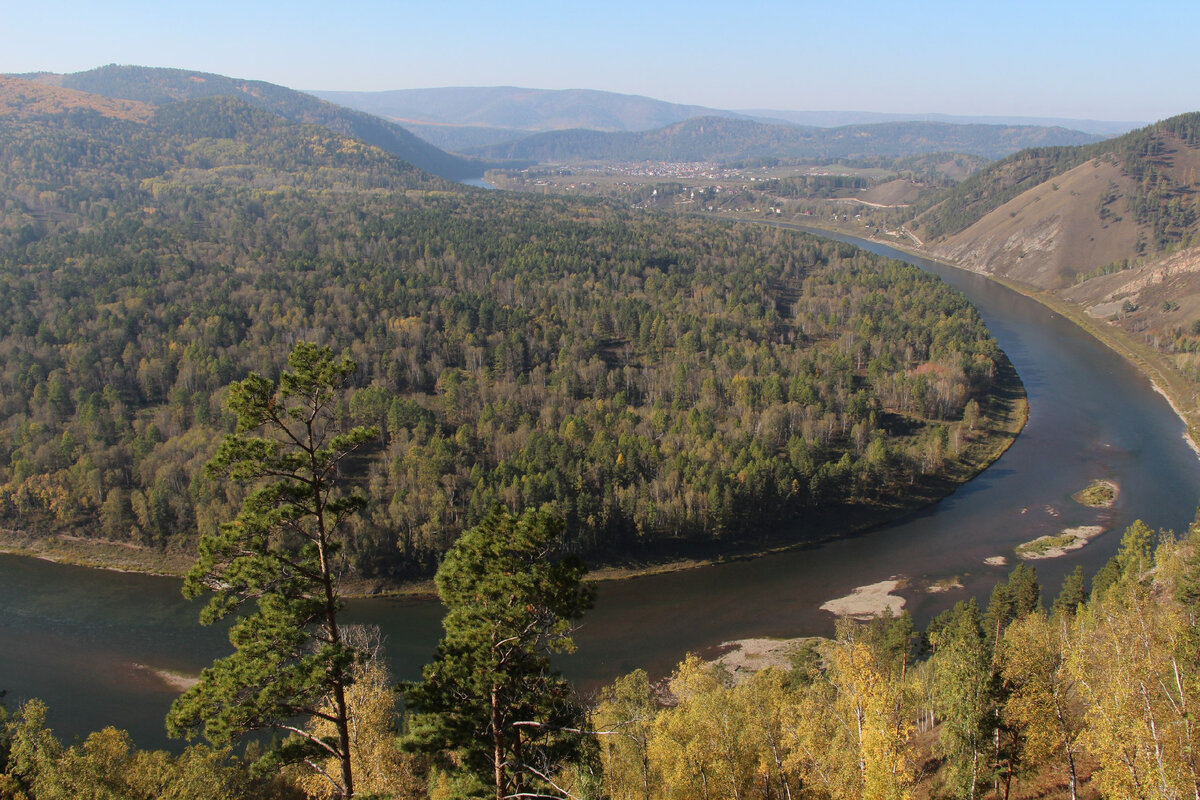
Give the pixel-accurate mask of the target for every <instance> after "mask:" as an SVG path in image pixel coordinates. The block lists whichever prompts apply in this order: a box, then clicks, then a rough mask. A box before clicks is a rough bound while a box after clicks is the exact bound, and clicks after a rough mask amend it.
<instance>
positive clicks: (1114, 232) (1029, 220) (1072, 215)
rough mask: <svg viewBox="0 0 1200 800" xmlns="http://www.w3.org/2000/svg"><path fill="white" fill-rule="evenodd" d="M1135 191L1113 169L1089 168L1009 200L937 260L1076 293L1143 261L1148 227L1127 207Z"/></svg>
mask: <svg viewBox="0 0 1200 800" xmlns="http://www.w3.org/2000/svg"><path fill="white" fill-rule="evenodd" d="M1133 183H1134V180H1133V179H1132V178H1130V177H1129V176H1126V175H1124V174H1122V172H1121V170H1120V168H1119V166H1118V165H1117V164H1115V163H1113V162H1112V161H1101V160H1093V161H1089V162H1087V163H1085V164H1083V165H1081V166H1078V167H1075V168H1074V169H1072V170H1070V171H1068V172H1066V173H1064V174H1063V175H1060V176H1058V177H1056V178H1054V179H1052V180H1048V181H1046V182H1044V183H1042V184H1039V185H1037V186H1035V187H1034V188H1033V189H1030V190H1029V191H1027V192H1024V193H1022V194H1020V195H1018V196H1016V197H1015V198H1013V199H1012V200H1009V201H1008V202H1007V203H1005V204H1003V205H1002V206H1000V207H999V208H997V209H996V210H994V211H992V212H991V213H989V214H987V215H986V216H985V217H983V218H982V219H980V220H979V221H978V222H976V223H975V224H973V225H971V226H970V227H969V228H967V229H966V230H964V231H962V232H961V233H958V234H955V235H953V236H950V237H948V238H947V239H945V240H944V241H942V242H940V243H939V244H937V245H936V246H935V248H934V252H935V253H936V254H937V255H938V256H939V257H942V258H945V259H947V260H949V261H953V262H955V263H961V264H965V265H970V266H971V268H973V269H977V270H979V271H981V272H987V273H990V274H995V275H998V276H1001V277H1006V278H1013V279H1016V280H1019V281H1022V282H1025V283H1030V284H1033V285H1034V286H1037V287H1039V288H1042V289H1058V288H1061V287H1063V286H1069V285H1071V284H1073V283H1075V282H1076V279H1077V276H1078V275H1081V274H1087V273H1090V272H1093V271H1094V270H1097V269H1098V268H1100V267H1103V266H1105V265H1107V264H1112V263H1114V262H1117V261H1120V260H1122V259H1132V258H1136V256H1137V247H1138V241H1139V236H1140V227H1141V226H1139V225H1138V223H1137V222H1136V220H1135V219H1134V218H1133V216H1132V214H1130V213H1129V212H1128V211H1127V210H1125V208H1124V204H1123V203H1122V202H1120V201H1121V199H1122V198H1123V197H1124V196H1125V195H1126V194H1128V193H1129V191H1130V190H1131V189H1132V187H1133Z"/></svg>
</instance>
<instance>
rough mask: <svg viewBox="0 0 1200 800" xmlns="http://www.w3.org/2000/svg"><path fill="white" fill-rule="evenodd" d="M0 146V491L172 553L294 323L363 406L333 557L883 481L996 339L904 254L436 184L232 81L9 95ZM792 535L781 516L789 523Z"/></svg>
mask: <svg viewBox="0 0 1200 800" xmlns="http://www.w3.org/2000/svg"><path fill="white" fill-rule="evenodd" d="M4 125H5V131H6V135H5V136H4V137H3V138H0V160H2V163H4V164H5V165H6V168H5V169H4V170H3V171H0V182H2V190H3V197H4V203H5V207H4V212H3V222H2V224H0V396H2V399H0V518H2V519H3V521H4V524H6V525H8V526H11V527H12V528H14V529H18V530H20V531H26V532H34V533H37V534H52V533H67V534H71V535H74V536H81V537H84V538H88V537H91V538H103V539H106V540H110V541H115V542H125V543H128V544H131V545H135V546H138V547H145V548H151V549H157V550H173V551H180V552H183V553H189V552H191V551H192V550H193V549H194V546H195V542H196V541H197V540H198V538H199V537H200V536H201V535H203V534H205V533H207V532H211V531H213V530H215V528H216V525H217V523H218V522H219V521H220V520H223V519H226V518H228V517H229V516H230V511H231V509H232V508H234V507H235V506H236V504H237V503H238V502H239V500H240V498H239V497H238V496H237V495H236V493H235V494H231V493H230V491H229V490H228V489H227V488H226V487H223V486H221V485H218V484H217V483H215V482H213V481H211V480H210V479H208V478H206V476H205V475H204V474H203V471H202V470H201V466H202V465H203V464H204V463H205V462H206V461H207V460H208V459H209V458H210V457H211V456H212V452H213V447H214V443H215V442H216V441H218V440H219V439H220V436H221V435H222V434H223V433H225V432H227V431H229V430H231V429H232V425H233V421H232V418H231V417H230V415H229V414H228V413H227V412H226V411H225V410H224V407H223V398H224V394H225V392H226V391H227V388H226V387H228V386H229V384H230V383H231V382H233V381H236V380H240V379H242V378H244V377H245V376H246V375H248V374H250V373H251V372H256V373H259V374H262V375H264V376H266V377H268V378H274V377H276V376H277V375H278V374H279V372H280V370H281V369H282V367H283V364H284V362H285V360H286V357H287V353H288V351H289V350H290V349H291V346H292V345H293V344H294V343H296V342H297V341H300V340H312V341H315V342H318V343H320V344H327V345H331V346H333V347H334V348H335V349H336V350H337V351H339V352H343V353H345V354H347V355H349V356H350V357H352V358H353V359H354V360H355V361H356V362H357V364H358V368H357V372H356V374H355V379H354V381H353V385H352V387H351V389H350V391H349V392H348V393H347V395H346V397H345V398H344V402H343V403H342V404H341V405H340V406H339V413H340V415H341V417H342V419H343V420H344V421H345V422H346V423H347V424H363V425H369V426H374V427H376V428H377V429H378V436H377V438H376V439H375V441H374V442H373V443H372V445H371V446H370V447H369V448H367V449H365V450H364V451H363V452H361V453H360V454H358V455H357V456H356V458H355V459H354V460H353V462H351V463H349V464H348V465H347V467H346V468H347V469H351V470H353V471H355V472H356V474H358V475H360V476H361V477H363V479H364V481H365V484H366V487H367V495H368V497H369V498H370V501H369V507H368V508H367V510H366V513H365V514H364V515H363V516H362V517H361V520H360V521H358V522H357V523H356V524H357V525H358V529H357V530H356V531H355V535H354V536H353V537H352V544H351V557H352V562H353V565H354V567H355V569H356V570H357V572H358V573H359V574H361V575H365V576H384V577H389V578H390V577H402V576H410V575H429V574H432V572H433V570H434V569H435V567H436V565H437V564H438V562H439V560H440V558H441V557H442V554H444V553H445V552H446V550H447V548H448V547H449V546H450V545H451V544H452V543H453V542H454V541H455V539H456V538H457V537H458V535H459V534H460V533H461V532H462V531H463V530H465V529H467V528H469V527H470V526H471V525H474V524H476V523H477V522H479V521H480V520H481V519H482V518H483V517H484V516H485V515H486V513H487V512H488V511H489V510H490V509H491V508H492V507H494V506H495V505H496V504H498V503H499V504H504V505H506V506H507V507H509V508H512V509H514V510H515V511H520V510H522V509H526V508H537V507H540V506H542V505H545V504H550V505H551V506H552V507H553V508H554V509H555V510H556V512H557V513H559V514H561V515H562V517H563V518H564V519H565V520H566V522H567V524H566V527H565V529H564V533H563V538H564V541H563V543H562V544H563V546H564V547H565V548H566V549H568V550H571V551H574V552H578V553H581V554H584V555H586V556H588V557H589V558H592V559H597V560H600V561H603V560H606V559H607V560H610V561H619V560H621V559H623V558H627V557H630V556H631V555H634V556H636V555H639V554H640V555H643V556H646V555H648V556H651V557H653V556H655V555H661V554H664V553H672V552H680V551H686V550H687V549H688V548H692V547H695V546H697V545H706V544H707V545H709V546H719V547H726V546H731V545H734V544H737V543H739V542H746V541H751V542H752V541H755V540H756V539H757V538H761V535H762V534H761V533H756V532H757V531H759V530H760V528H761V526H762V525H763V523H769V522H778V521H782V520H797V519H800V518H801V517H802V512H804V511H806V510H813V509H838V508H843V507H850V506H888V505H891V504H894V503H895V502H897V500H898V498H899V497H901V496H903V495H905V494H906V493H909V492H911V491H912V487H913V486H914V484H919V483H920V482H922V481H924V480H926V479H927V478H930V477H936V476H938V475H940V474H941V473H942V472H943V471H944V469H945V468H946V466H947V465H948V464H950V463H952V462H953V461H954V459H955V458H956V457H957V456H958V455H959V453H960V452H961V450H962V448H963V447H964V446H965V445H967V444H968V443H969V442H970V441H971V440H973V439H975V438H977V437H979V436H980V435H982V433H983V430H984V429H985V427H986V424H985V421H984V418H983V416H982V414H981V409H982V410H983V411H986V409H987V407H988V398H989V394H990V392H991V390H992V386H993V382H994V380H995V377H996V373H997V369H998V365H999V364H1000V359H1001V358H1002V355H1001V354H1000V352H999V350H998V348H997V347H996V345H995V342H994V341H993V340H992V339H991V338H990V337H989V336H988V333H987V331H986V330H985V328H984V326H983V323H982V322H981V320H980V319H979V317H978V315H977V314H976V313H975V311H974V310H973V309H972V308H971V306H970V305H969V304H968V303H967V301H966V300H965V299H964V298H963V297H962V296H961V295H959V294H958V293H956V292H954V291H952V290H950V289H948V288H947V287H946V286H945V285H944V284H942V283H941V282H940V281H938V280H936V279H934V278H932V277H929V276H926V275H924V274H922V273H921V272H919V271H918V270H916V269H915V268H911V267H907V266H904V265H901V264H898V263H894V262H888V261H886V260H883V259H879V258H876V257H874V256H871V255H868V254H865V253H863V252H861V251H859V250H856V249H854V248H852V247H849V246H846V245H841V244H836V243H829V242H822V241H819V240H817V239H814V238H809V237H805V236H802V235H799V234H793V233H789V232H784V231H778V230H767V229H759V228H755V227H750V226H741V227H738V226H725V225H720V224H716V223H712V222H707V221H701V220H692V219H675V218H671V219H667V218H662V217H658V216H651V215H648V214H644V213H641V212H637V211H632V210H628V209H623V208H621V207H619V206H618V205H616V204H613V203H608V202H604V201H586V200H583V201H574V200H571V201H568V200H562V199H546V198H537V197H530V196H520V195H516V196H513V195H502V194H500V193H489V192H486V191H481V190H474V189H470V188H466V187H459V186H455V185H453V184H449V183H446V182H445V181H442V180H440V179H437V178H434V177H432V176H429V175H428V174H426V173H423V172H421V171H420V170H417V169H415V168H413V167H411V166H409V165H407V164H405V163H404V162H401V161H399V160H398V159H396V158H395V157H393V156H390V155H388V154H387V153H384V152H383V151H380V150H378V149H375V148H373V147H370V146H367V145H364V144H362V143H361V142H358V141H356V140H354V139H350V138H348V137H345V136H342V135H339V134H336V133H331V132H330V131H328V130H325V129H323V128H318V127H315V126H310V125H298V124H295V123H290V122H287V121H285V120H283V119H281V118H279V117H276V116H274V115H271V114H269V113H267V112H264V111H261V110H257V109H254V108H252V107H250V106H248V105H246V104H245V103H243V102H241V101H239V100H235V99H229V98H206V99H200V100H192V101H187V102H179V103H175V104H173V105H168V106H163V107H160V108H157V109H154V110H153V112H152V116H151V117H150V118H149V119H148V120H146V121H140V120H137V119H115V118H112V117H109V116H104V115H102V114H100V113H98V112H96V111H93V110H89V109H87V108H77V109H69V110H66V111H64V112H62V113H58V114H37V113H29V114H23V115H22V114H15V115H10V117H9V118H7V119H6V120H5V122H4ZM799 535H800V536H803V531H800V533H799Z"/></svg>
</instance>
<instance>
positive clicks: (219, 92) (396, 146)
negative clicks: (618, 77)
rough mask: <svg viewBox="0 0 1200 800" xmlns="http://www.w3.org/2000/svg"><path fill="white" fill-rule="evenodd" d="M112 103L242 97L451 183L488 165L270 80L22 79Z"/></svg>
mask: <svg viewBox="0 0 1200 800" xmlns="http://www.w3.org/2000/svg"><path fill="white" fill-rule="evenodd" d="M17 77H22V78H28V79H30V80H34V81H37V82H40V83H44V84H47V85H51V86H60V87H63V88H67V89H75V90H78V91H83V92H88V93H91V94H96V95H102V96H105V97H110V98H118V99H124V100H133V101H138V102H142V103H149V104H152V105H166V104H169V103H176V102H180V101H183V100H196V99H199V98H204V97H216V96H230V97H238V98H241V99H242V100H244V101H245V102H246V103H248V104H250V105H252V106H254V107H255V108H259V109H262V110H264V111H270V112H272V113H275V114H278V115H280V116H282V117H284V118H285V119H288V120H291V121H292V122H303V123H310V124H314V125H320V126H322V127H325V128H328V129H330V130H331V131H334V132H336V133H339V134H343V135H346V136H353V137H354V138H356V139H361V140H362V141H364V142H366V143H367V144H371V145H374V146H375V147H379V148H381V149H382V150H386V151H387V152H389V153H392V154H393V155H397V156H399V157H400V158H402V159H404V160H405V161H408V162H409V163H411V164H414V165H416V166H418V167H420V168H421V169H424V170H426V171H428V172H432V173H433V174H435V175H440V176H442V177H445V178H464V177H478V176H479V175H482V174H483V170H484V167H485V166H486V165H484V164H481V163H479V162H476V161H472V160H470V159H464V158H461V157H459V156H454V155H451V154H449V153H446V152H443V151H441V150H439V149H437V148H436V147H434V146H433V145H431V144H429V143H428V142H425V141H424V140H422V139H420V138H418V137H417V136H415V135H413V134H412V133H410V132H409V131H407V130H405V129H404V128H402V127H401V126H399V125H396V124H395V123H392V122H388V121H386V120H382V119H379V118H378V117H374V116H372V115H370V114H365V113H363V112H361V111H354V110H351V109H347V108H342V107H340V106H336V105H334V104H332V103H327V102H325V101H322V100H318V99H316V98H314V97H312V96H310V95H307V94H304V93H303V92H297V91H294V90H292V89H288V88H286V87H283V86H277V85H275V84H272V83H266V82H264V81H250V80H241V79H237V78H228V77H225V76H223V75H213V74H210V73H202V72H194V71H190V70H181V69H159V68H150V67H133V66H118V65H115V64H111V65H109V66H106V67H99V68H97V69H93V70H89V71H87V72H76V73H73V74H69V75H53V74H48V73H40V74H36V75H26V76H17Z"/></svg>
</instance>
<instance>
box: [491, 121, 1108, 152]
mask: <svg viewBox="0 0 1200 800" xmlns="http://www.w3.org/2000/svg"><path fill="white" fill-rule="evenodd" d="M1095 140H1096V137H1095V136H1092V135H1089V134H1084V133H1080V132H1078V131H1068V130H1064V129H1061V128H1040V127H1010V126H1001V125H949V124H944V123H929V122H900V123H883V124H878V125H856V126H849V127H843V128H797V127H795V126H791V125H770V124H765V123H761V122H754V121H751V120H739V119H724V118H720V117H702V118H697V119H690V120H687V121H685V122H680V123H677V124H674V125H669V126H666V127H664V128H659V129H657V130H653V131H644V132H636V133H632V132H618V133H605V132H601V131H591V130H572V131H555V132H549V133H541V134H536V135H533V136H529V137H527V138H525V139H521V140H519V141H517V142H513V143H511V144H501V145H495V146H491V147H484V148H480V149H478V150H475V151H472V152H473V153H474V154H475V155H479V156H482V157H484V158H492V159H501V158H509V159H520V160H529V161H537V162H551V163H570V162H595V161H601V162H637V161H716V162H731V161H738V160H743V159H752V158H786V159H830V158H860V157H865V156H879V155H885V156H910V155H918V154H925V153H945V152H955V153H965V154H969V155H978V156H983V157H985V158H998V157H1000V156H1003V155H1007V154H1009V153H1012V152H1015V151H1017V150H1020V149H1022V148H1026V147H1032V146H1040V145H1048V144H1068V143H1072V144H1074V143H1082V142H1092V141H1095Z"/></svg>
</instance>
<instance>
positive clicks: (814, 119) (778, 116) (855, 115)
mask: <svg viewBox="0 0 1200 800" xmlns="http://www.w3.org/2000/svg"><path fill="white" fill-rule="evenodd" d="M739 113H741V114H744V115H745V116H747V117H753V118H754V119H759V120H778V121H781V122H787V123H790V124H793V125H811V126H816V127H819V128H840V127H843V126H846V125H874V124H877V123H881V122H946V123H950V124H953V125H1016V126H1022V127H1023V126H1029V125H1033V126H1037V127H1043V128H1067V129H1070V130H1075V131H1083V132H1084V133H1093V134H1096V135H1098V136H1105V137H1108V136H1117V135H1119V134H1122V133H1126V132H1127V131H1131V130H1133V129H1134V128H1140V127H1142V126H1143V125H1145V124H1146V121H1145V120H1143V121H1138V122H1130V121H1122V120H1097V119H1070V118H1067V117H1000V116H961V115H955V114H896V113H884V112H879V111H779V110H772V109H761V108H759V109H740V110H739Z"/></svg>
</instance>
